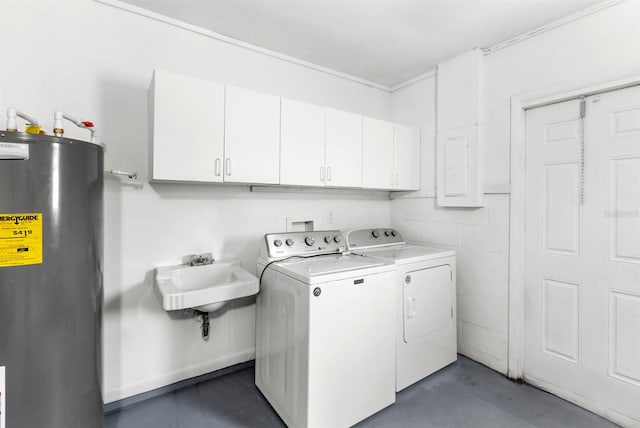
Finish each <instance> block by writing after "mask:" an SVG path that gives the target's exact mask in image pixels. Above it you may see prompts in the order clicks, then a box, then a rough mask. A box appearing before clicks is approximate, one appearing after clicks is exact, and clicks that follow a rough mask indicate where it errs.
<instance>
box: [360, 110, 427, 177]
mask: <svg viewBox="0 0 640 428" xmlns="http://www.w3.org/2000/svg"><path fill="white" fill-rule="evenodd" d="M362 133H363V135H362V137H363V165H362V185H363V187H367V188H372V189H385V190H420V130H419V129H417V128H412V127H410V126H405V125H400V124H394V123H391V122H386V121H383V120H377V119H371V118H368V117H365V118H363V121H362Z"/></svg>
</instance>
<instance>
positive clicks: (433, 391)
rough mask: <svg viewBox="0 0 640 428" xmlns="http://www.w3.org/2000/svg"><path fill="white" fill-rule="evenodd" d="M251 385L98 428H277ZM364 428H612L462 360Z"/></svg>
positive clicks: (127, 411) (242, 377) (168, 397)
mask: <svg viewBox="0 0 640 428" xmlns="http://www.w3.org/2000/svg"><path fill="white" fill-rule="evenodd" d="M283 426H284V424H283V423H282V421H281V420H280V418H279V417H278V415H277V414H276V413H275V412H274V411H273V409H272V408H271V407H270V406H269V404H268V403H267V401H266V400H265V399H264V397H263V396H262V395H261V394H260V392H259V391H258V389H257V388H256V387H255V386H254V384H253V368H248V369H244V370H241V371H238V372H236V373H232V374H228V375H225V376H222V377H219V378H216V379H212V380H208V381H206V382H202V383H199V384H197V385H194V386H190V387H186V388H183V389H180V390H178V391H174V392H170V393H167V394H164V395H161V396H159V397H155V398H152V399H149V400H147V401H143V402H141V403H138V404H134V405H131V406H129V407H126V408H124V409H122V410H119V411H115V412H112V413H109V414H107V415H106V416H105V428H146V427H153V428H169V427H171V428H205V427H206V428H209V427H260V428H262V427H283ZM356 426H357V427H358V428H365V427H403V428H404V427H407V428H409V427H425V428H431V427H434V428H435V427H438V428H441V427H474V428H482V427H488V428H489V427H490V428H499V427H577V428H578V427H579V428H588V427H615V426H616V425H614V424H612V423H610V422H608V421H606V420H604V419H602V418H600V417H599V416H596V415H594V414H593V413H590V412H588V411H586V410H584V409H582V408H580V407H577V406H574V405H573V404H571V403H569V402H567V401H564V400H562V399H560V398H558V397H555V396H553V395H551V394H548V393H546V392H543V391H540V390H538V389H536V388H533V387H531V386H529V385H524V384H517V383H514V382H511V381H510V380H508V379H507V378H506V377H504V376H502V375H500V374H499V373H496V372H494V371H493V370H490V369H488V368H486V367H484V366H482V365H480V364H478V363H475V362H473V361H471V360H469V359H467V358H465V357H458V361H457V362H456V363H455V364H452V365H450V366H449V367H446V368H444V369H442V370H440V371H439V372H437V373H435V374H433V375H431V376H429V377H428V378H427V379H424V380H422V381H420V382H418V383H416V384H415V385H412V386H410V387H409V388H407V389H405V390H404V391H402V392H400V393H398V395H397V397H396V403H395V404H394V405H392V406H389V407H387V408H386V409H384V410H382V411H380V412H378V413H376V414H375V415H373V416H371V417H369V418H368V419H365V420H364V421H362V422H361V423H359V424H358V425H356Z"/></svg>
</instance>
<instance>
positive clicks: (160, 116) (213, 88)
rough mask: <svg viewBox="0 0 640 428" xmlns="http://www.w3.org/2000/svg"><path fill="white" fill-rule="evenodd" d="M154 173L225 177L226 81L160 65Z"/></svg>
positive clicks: (159, 176) (157, 176)
mask: <svg viewBox="0 0 640 428" xmlns="http://www.w3.org/2000/svg"><path fill="white" fill-rule="evenodd" d="M151 91H152V92H151V104H152V106H151V107H152V109H153V110H152V111H153V113H152V114H153V129H152V133H153V144H152V148H153V150H152V162H151V165H152V167H151V179H152V180H171V181H199V182H221V181H222V156H223V147H224V86H223V85H220V84H217V83H213V82H208V81H206V80H200V79H196V78H194V77H189V76H181V75H178V74H174V73H169V72H166V71H160V70H156V71H155V72H154V74H153V83H152V88H151Z"/></svg>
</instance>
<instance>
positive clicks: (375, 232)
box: [371, 230, 380, 239]
mask: <svg viewBox="0 0 640 428" xmlns="http://www.w3.org/2000/svg"><path fill="white" fill-rule="evenodd" d="M371 236H373V237H374V238H376V239H377V238H379V237H380V232H378V231H377V230H373V231H371Z"/></svg>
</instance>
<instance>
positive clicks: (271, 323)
mask: <svg viewBox="0 0 640 428" xmlns="http://www.w3.org/2000/svg"><path fill="white" fill-rule="evenodd" d="M344 251H345V245H344V237H343V235H342V233H341V232H339V231H335V230H334V231H324V232H294V233H271V234H267V235H265V237H264V241H263V242H262V248H261V252H260V257H259V259H258V270H257V273H258V275H259V276H260V277H261V286H260V293H259V294H258V297H257V320H256V366H255V369H256V375H255V383H256V385H257V387H258V388H259V389H260V391H261V392H262V394H263V395H264V396H265V397H266V399H267V400H268V401H269V403H270V404H271V405H272V406H273V408H274V409H275V410H276V412H277V413H278V414H279V415H280V417H281V418H282V419H283V421H284V422H285V423H286V424H287V425H288V426H289V427H346V426H350V425H353V424H355V423H357V422H358V421H361V420H363V419H365V418H367V417H368V416H370V415H372V414H374V413H376V412H377V411H379V410H381V409H383V408H384V407H387V406H389V405H390V404H393V403H394V402H395V327H394V324H395V316H396V312H395V306H394V305H390V304H389V302H390V301H393V299H394V298H395V286H394V278H395V266H393V265H392V264H388V263H386V262H381V261H380V260H374V259H365V258H362V257H358V256H350V255H344V254H343V252H344Z"/></svg>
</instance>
